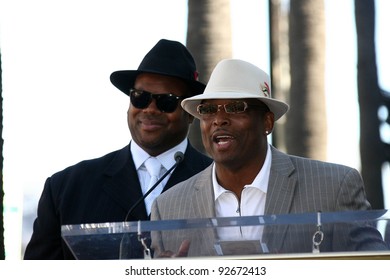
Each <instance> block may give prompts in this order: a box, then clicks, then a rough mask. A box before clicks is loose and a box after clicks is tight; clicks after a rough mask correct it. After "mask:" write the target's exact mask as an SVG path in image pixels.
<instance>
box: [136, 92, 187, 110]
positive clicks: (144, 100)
mask: <svg viewBox="0 0 390 280" xmlns="http://www.w3.org/2000/svg"><path fill="white" fill-rule="evenodd" d="M153 98H154V99H155V100H156V106H157V108H158V109H159V110H160V111H161V112H163V113H172V112H174V111H175V110H176V108H177V104H178V103H179V100H180V99H183V97H182V96H177V95H174V94H172V93H160V94H153V93H150V92H148V91H145V90H138V89H134V88H132V89H130V101H131V104H133V106H134V107H135V108H137V109H145V108H147V107H148V106H149V105H150V103H152V100H153Z"/></svg>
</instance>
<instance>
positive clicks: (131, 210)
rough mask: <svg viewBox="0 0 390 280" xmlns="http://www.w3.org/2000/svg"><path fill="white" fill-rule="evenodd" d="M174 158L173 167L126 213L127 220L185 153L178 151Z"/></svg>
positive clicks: (182, 158) (180, 160)
mask: <svg viewBox="0 0 390 280" xmlns="http://www.w3.org/2000/svg"><path fill="white" fill-rule="evenodd" d="M174 158H175V161H176V162H175V164H174V165H172V167H171V168H169V169H168V171H167V172H165V173H164V174H163V175H162V176H161V178H160V179H158V181H157V182H156V183H155V184H154V185H153V186H152V187H151V188H150V189H149V190H148V191H147V192H146V193H145V194H144V195H143V196H142V197H141V198H140V199H138V200H137V202H136V203H134V205H133V206H132V207H131V208H130V210H129V211H128V212H127V215H126V218H125V222H127V219H128V218H129V216H130V214H131V213H133V211H134V209H135V208H136V207H137V206H138V205H139V204H140V203H141V202H143V201H144V200H145V198H146V197H147V196H148V195H149V194H150V193H151V192H152V191H153V190H154V189H155V188H157V186H158V185H159V184H160V183H161V181H162V180H164V178H165V177H167V176H168V174H169V173H171V171H172V170H173V169H174V168H175V167H176V166H178V164H179V163H180V162H182V161H183V160H184V154H183V153H182V152H176V153H175V155H174Z"/></svg>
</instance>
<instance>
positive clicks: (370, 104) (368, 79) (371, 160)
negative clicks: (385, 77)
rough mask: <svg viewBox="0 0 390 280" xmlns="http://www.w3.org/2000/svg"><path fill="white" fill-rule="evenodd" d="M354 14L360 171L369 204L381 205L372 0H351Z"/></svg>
mask: <svg viewBox="0 0 390 280" xmlns="http://www.w3.org/2000/svg"><path fill="white" fill-rule="evenodd" d="M355 18H356V31H357V49H358V52H357V55H358V62H357V69H358V71H357V83H358V96H359V110H360V156H361V164H362V170H361V173H362V176H363V179H364V182H365V185H366V191H367V197H368V200H369V201H370V203H371V205H372V207H373V208H374V209H383V207H384V201H383V190H382V164H383V163H384V162H385V161H386V147H385V144H384V143H383V142H382V141H381V139H380V134H379V126H380V122H379V119H378V109H379V107H380V106H381V105H382V102H383V96H382V95H381V91H380V88H379V85H378V75H377V67H376V53H375V38H374V35H375V3H374V1H372V0H355Z"/></svg>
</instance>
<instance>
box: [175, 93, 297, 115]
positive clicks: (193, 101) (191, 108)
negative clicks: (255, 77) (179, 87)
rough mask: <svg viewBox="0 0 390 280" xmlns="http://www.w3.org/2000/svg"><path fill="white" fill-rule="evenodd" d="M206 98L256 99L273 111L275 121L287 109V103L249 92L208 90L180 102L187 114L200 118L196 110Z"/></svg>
mask: <svg viewBox="0 0 390 280" xmlns="http://www.w3.org/2000/svg"><path fill="white" fill-rule="evenodd" d="M207 99H257V100H260V101H261V102H263V103H264V104H266V105H267V106H268V108H269V109H270V111H271V112H273V113H274V119H275V121H277V120H278V119H280V118H281V117H282V116H283V115H284V114H286V113H287V112H288V110H289V105H288V104H286V103H284V102H282V101H279V100H276V99H272V98H268V97H259V95H255V94H251V93H242V92H240V93H238V92H234V91H225V92H220V91H219V92H208V93H205V94H201V95H197V96H193V97H190V98H186V99H184V100H183V101H182V102H181V106H182V107H183V109H184V110H185V111H187V112H188V113H189V114H191V115H193V116H194V117H195V118H198V119H200V117H201V115H199V113H198V111H197V107H198V105H199V104H200V103H201V102H202V100H207Z"/></svg>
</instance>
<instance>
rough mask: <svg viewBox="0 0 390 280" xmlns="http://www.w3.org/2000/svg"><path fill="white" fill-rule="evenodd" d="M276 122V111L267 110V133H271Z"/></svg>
mask: <svg viewBox="0 0 390 280" xmlns="http://www.w3.org/2000/svg"><path fill="white" fill-rule="evenodd" d="M274 123H275V115H274V113H272V112H271V111H270V112H267V113H265V115H264V129H265V131H267V132H268V133H267V134H270V133H271V132H272V130H273V129H274Z"/></svg>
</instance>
